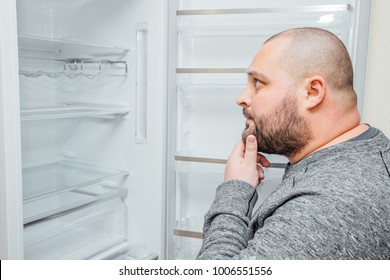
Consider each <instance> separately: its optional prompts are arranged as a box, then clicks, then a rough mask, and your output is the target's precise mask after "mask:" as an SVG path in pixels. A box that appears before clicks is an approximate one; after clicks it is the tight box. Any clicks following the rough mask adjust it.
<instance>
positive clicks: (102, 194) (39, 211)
mask: <svg viewBox="0 0 390 280" xmlns="http://www.w3.org/2000/svg"><path fill="white" fill-rule="evenodd" d="M126 194H127V191H126V189H123V188H116V187H111V186H105V185H104V183H101V184H94V185H90V186H86V187H83V188H79V189H76V190H71V191H69V192H63V193H58V194H55V195H52V196H48V197H44V198H42V199H39V200H33V201H30V202H27V203H24V206H23V213H24V215H23V222H24V224H28V223H31V222H34V221H38V220H41V219H44V218H46V217H49V216H52V215H55V214H59V213H64V212H66V211H69V210H72V209H76V208H78V207H80V206H83V205H87V204H90V203H92V202H95V201H98V200H103V199H107V198H111V197H124V196H126Z"/></svg>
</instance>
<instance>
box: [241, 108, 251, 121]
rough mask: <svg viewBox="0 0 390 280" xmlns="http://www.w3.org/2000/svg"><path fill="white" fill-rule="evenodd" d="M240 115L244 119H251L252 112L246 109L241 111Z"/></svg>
mask: <svg viewBox="0 0 390 280" xmlns="http://www.w3.org/2000/svg"><path fill="white" fill-rule="evenodd" d="M242 114H243V115H244V117H245V118H247V119H253V115H252V112H251V111H249V110H248V109H247V108H243V109H242Z"/></svg>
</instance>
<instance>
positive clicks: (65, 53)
mask: <svg viewBox="0 0 390 280" xmlns="http://www.w3.org/2000/svg"><path fill="white" fill-rule="evenodd" d="M18 42H19V52H20V55H22V56H23V55H25V54H29V53H30V52H40V53H43V54H45V55H46V56H47V54H51V55H54V56H56V57H59V58H74V57H77V58H96V57H107V56H110V57H111V56H116V57H118V56H123V55H126V54H127V53H128V52H129V51H130V50H129V49H126V48H120V47H116V46H104V45H97V44H89V43H84V42H77V41H70V40H59V39H51V38H43V37H33V36H25V35H19V37H18Z"/></svg>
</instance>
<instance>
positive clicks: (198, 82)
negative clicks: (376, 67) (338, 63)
mask: <svg viewBox="0 0 390 280" xmlns="http://www.w3.org/2000/svg"><path fill="white" fill-rule="evenodd" d="M370 3H371V2H370V1H366V0H360V1H359V0H335V1H333V0H315V1H309V0H297V1H286V0H284V1H281V0H274V1H265V0H264V1H263V0H240V1H238V0H229V1H228V0H226V1H216V0H214V1H210V0H208V1H206V0H110V1H108V0H73V1H65V0H34V1H32V0H2V1H1V3H0V93H1V99H0V104H1V114H0V210H1V212H0V219H1V220H0V221H1V224H0V246H1V247H0V257H1V259H194V258H195V257H196V254H197V252H198V250H199V248H200V246H201V241H202V226H203V217H204V215H205V213H206V212H207V210H208V208H209V207H210V205H211V203H212V201H213V198H214V194H215V190H216V188H217V186H218V185H219V184H220V183H221V182H222V181H223V171H224V164H225V162H226V159H227V157H228V155H229V153H230V151H231V149H232V147H233V146H234V145H235V143H236V142H238V141H239V140H240V137H241V132H242V130H243V128H244V126H245V120H244V118H243V116H242V109H241V108H240V107H239V106H237V105H236V103H235V99H236V98H237V96H238V95H239V93H240V91H241V90H242V89H243V88H244V85H245V83H246V67H248V65H249V64H250V62H251V59H252V57H253V55H254V54H255V53H256V52H257V50H258V49H259V48H260V47H261V45H262V43H263V42H264V41H265V40H266V39H267V38H268V37H269V36H271V35H273V34H275V33H277V32H280V31H282V30H285V29H288V28H294V27H300V26H315V27H321V28H325V29H327V30H330V31H332V32H334V33H335V34H337V35H338V36H339V37H340V38H341V39H342V40H343V42H344V43H345V45H346V46H347V48H348V51H349V52H350V54H351V58H352V61H353V65H354V68H355V89H356V91H357V93H358V98H359V110H360V112H362V108H363V101H364V86H365V67H366V57H367V41H368V35H369V17H370ZM268 158H269V159H270V161H271V162H272V166H271V167H270V168H268V169H267V170H266V171H265V176H266V179H265V180H264V181H263V182H262V183H261V185H260V186H259V187H258V188H257V191H258V192H259V197H260V199H259V201H258V202H257V206H256V207H260V206H261V203H262V202H263V201H264V200H265V199H266V197H267V196H268V195H269V194H270V193H272V191H273V189H274V188H275V187H276V186H277V185H278V183H279V182H280V181H281V177H282V175H283V172H284V166H285V164H286V162H287V160H286V159H285V158H283V157H281V156H277V155H268Z"/></svg>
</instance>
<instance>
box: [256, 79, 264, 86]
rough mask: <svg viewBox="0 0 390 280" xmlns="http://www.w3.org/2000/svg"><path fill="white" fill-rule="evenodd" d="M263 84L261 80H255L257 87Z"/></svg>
mask: <svg viewBox="0 0 390 280" xmlns="http://www.w3.org/2000/svg"><path fill="white" fill-rule="evenodd" d="M263 85H264V84H263V83H262V82H261V81H259V80H255V87H256V88H257V87H261V86H263Z"/></svg>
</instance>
